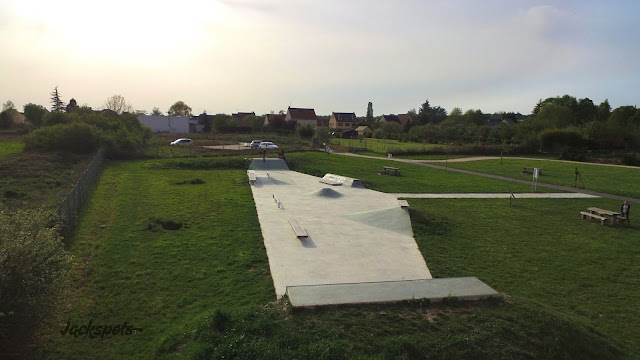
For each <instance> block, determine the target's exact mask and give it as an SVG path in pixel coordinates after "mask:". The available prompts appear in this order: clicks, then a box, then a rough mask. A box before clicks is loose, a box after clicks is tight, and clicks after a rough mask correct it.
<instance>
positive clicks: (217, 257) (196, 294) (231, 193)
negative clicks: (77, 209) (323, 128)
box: [41, 161, 275, 359]
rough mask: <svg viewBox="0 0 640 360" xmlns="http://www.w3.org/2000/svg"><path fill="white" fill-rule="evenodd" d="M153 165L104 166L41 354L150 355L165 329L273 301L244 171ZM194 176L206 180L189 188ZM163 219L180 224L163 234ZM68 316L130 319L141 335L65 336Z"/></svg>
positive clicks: (70, 244) (75, 318) (109, 321)
mask: <svg viewBox="0 0 640 360" xmlns="http://www.w3.org/2000/svg"><path fill="white" fill-rule="evenodd" d="M148 165H149V163H148V162H141V161H133V162H110V163H108V165H107V166H106V168H105V169H104V173H103V175H102V177H101V179H100V183H99V186H98V188H97V190H96V191H95V194H94V197H93V198H92V200H91V201H90V203H89V205H88V206H87V209H86V211H85V213H84V214H83V215H82V216H81V217H80V219H79V221H78V226H77V228H76V230H75V232H74V234H73V236H72V237H71V238H70V239H69V241H68V244H67V245H68V248H69V250H70V251H71V253H72V254H73V255H74V257H75V260H76V269H77V270H76V273H75V281H74V282H75V283H74V286H73V287H72V289H70V293H69V294H70V296H69V297H68V298H67V299H66V304H65V305H64V306H63V307H62V309H63V310H62V311H61V312H60V313H58V314H57V315H56V316H55V318H53V319H51V321H50V323H49V327H48V331H47V332H46V333H45V334H44V335H43V338H42V340H43V341H44V342H45V343H46V344H47V345H46V346H45V348H44V349H43V351H42V354H41V356H42V357H47V358H50V357H54V358H66V359H68V358H86V357H88V355H89V354H94V355H95V354H98V355H99V356H98V357H100V358H116V357H127V358H131V357H132V356H133V357H135V358H145V357H151V355H152V352H153V351H154V349H155V346H156V345H157V343H158V342H159V341H160V340H161V339H162V337H163V334H164V333H165V332H166V331H168V330H174V329H178V328H179V327H180V326H181V325H182V324H184V323H185V322H189V321H191V320H192V319H194V318H195V317H197V316H199V315H200V314H201V313H203V312H206V311H207V310H208V309H211V308H213V307H217V306H222V307H225V308H226V307H229V308H235V307H239V308H241V307H243V306H246V305H249V304H265V303H268V302H270V301H273V300H274V298H275V295H274V294H275V292H274V289H273V283H272V282H271V279H270V277H269V267H268V261H267V256H266V253H265V250H264V246H263V243H262V236H261V233H260V226H259V224H258V219H257V216H256V210H255V207H254V205H253V198H252V196H251V191H250V189H249V187H248V186H247V185H246V179H245V177H246V172H245V171H244V170H226V171H202V170H201V171H193V170H170V169H154V168H152V167H149V166H148ZM195 179H200V180H202V181H204V184H191V183H190V181H191V180H195ZM181 182H186V183H185V184H178V183H181ZM156 220H159V221H156ZM158 222H165V223H168V224H171V223H170V222H175V223H182V224H183V225H182V228H181V229H179V230H165V229H164V228H163V227H162V226H161V225H159V224H158ZM67 306H68V307H69V311H64V309H66V307H67ZM68 320H71V321H72V322H73V323H81V324H84V323H87V322H88V321H90V320H93V323H97V324H105V325H108V324H115V323H123V322H125V321H126V322H128V323H129V324H132V325H133V326H136V327H140V328H142V329H143V331H142V332H141V333H138V334H136V335H135V336H129V337H126V336H124V337H109V338H104V339H88V338H79V339H76V338H74V337H71V336H66V337H63V336H61V335H60V333H59V332H58V330H62V329H63V328H64V324H66V322H67V321H68Z"/></svg>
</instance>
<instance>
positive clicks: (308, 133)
mask: <svg viewBox="0 0 640 360" xmlns="http://www.w3.org/2000/svg"><path fill="white" fill-rule="evenodd" d="M315 132H316V130H315V129H314V128H313V125H311V124H306V125H303V126H299V127H298V135H300V137H301V138H306V139H310V138H312V137H313V135H314V134H315Z"/></svg>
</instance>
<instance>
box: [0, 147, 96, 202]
mask: <svg viewBox="0 0 640 360" xmlns="http://www.w3.org/2000/svg"><path fill="white" fill-rule="evenodd" d="M0 144H2V143H0ZM91 159H92V155H74V154H61V153H35V152H22V153H14V154H8V155H6V156H5V157H4V158H2V159H0V174H2V175H1V176H0V189H1V190H0V202H2V204H4V205H5V206H7V207H9V208H35V207H44V208H53V207H55V206H57V205H58V204H59V203H60V202H61V201H62V200H63V199H64V197H65V196H66V194H67V193H68V192H69V191H71V189H72V188H73V186H75V182H76V181H77V179H78V177H79V176H80V175H81V174H82V173H83V172H84V171H85V170H86V168H87V165H88V164H89V162H90V161H91Z"/></svg>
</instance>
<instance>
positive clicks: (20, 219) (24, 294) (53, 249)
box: [0, 210, 70, 353]
mask: <svg viewBox="0 0 640 360" xmlns="http://www.w3.org/2000/svg"><path fill="white" fill-rule="evenodd" d="M52 219H53V216H52V214H51V213H47V212H44V211H43V210H29V211H27V210H18V211H16V212H14V213H8V212H7V211H6V210H2V211H0V338H1V339H3V341H0V353H3V351H6V352H7V353H10V352H11V351H13V350H14V349H13V348H14V347H16V346H18V344H20V343H22V342H23V341H24V337H25V336H28V335H29V333H28V331H29V330H31V329H33V328H34V327H35V324H37V323H38V322H39V321H40V320H41V319H42V318H43V316H44V315H46V314H47V313H48V312H49V311H50V309H51V305H52V304H53V303H54V302H55V300H56V299H57V298H58V296H59V295H60V294H61V289H63V288H64V281H65V279H66V276H65V275H66V273H67V271H68V269H69V264H70V258H69V256H68V255H67V254H66V253H65V251H64V247H63V244H62V241H61V240H62V238H61V237H60V234H59V229H58V228H57V226H52V224H55V222H53V220H52ZM5 339H6V340H8V341H5ZM3 346H4V347H6V348H5V349H2V347H3Z"/></svg>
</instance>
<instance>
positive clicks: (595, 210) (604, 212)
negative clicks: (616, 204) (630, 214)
mask: <svg viewBox="0 0 640 360" xmlns="http://www.w3.org/2000/svg"><path fill="white" fill-rule="evenodd" d="M587 210H589V212H590V213H592V214H594V215H599V216H610V217H611V224H612V225H615V224H616V223H617V222H618V217H619V216H621V215H622V214H621V213H619V212H616V211H609V210H605V209H600V208H597V207H590V208H587Z"/></svg>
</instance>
